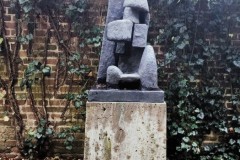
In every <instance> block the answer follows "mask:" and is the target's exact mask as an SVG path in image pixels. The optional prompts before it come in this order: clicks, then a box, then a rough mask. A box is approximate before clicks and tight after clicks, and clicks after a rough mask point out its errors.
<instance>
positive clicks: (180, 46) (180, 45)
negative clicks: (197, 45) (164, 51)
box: [177, 42, 187, 49]
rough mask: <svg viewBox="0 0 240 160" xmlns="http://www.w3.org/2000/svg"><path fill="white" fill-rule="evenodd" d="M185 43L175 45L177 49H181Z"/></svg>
mask: <svg viewBox="0 0 240 160" xmlns="http://www.w3.org/2000/svg"><path fill="white" fill-rule="evenodd" d="M186 45H187V44H186V43H184V42H182V43H181V44H179V45H177V48H178V49H183V48H184V47H185V46H186Z"/></svg>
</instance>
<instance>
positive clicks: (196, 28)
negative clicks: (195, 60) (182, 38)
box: [188, 1, 201, 66]
mask: <svg viewBox="0 0 240 160" xmlns="http://www.w3.org/2000/svg"><path fill="white" fill-rule="evenodd" d="M200 4H201V3H200V1H199V2H198V13H197V20H196V26H195V33H194V39H193V47H192V52H191V55H190V58H189V62H188V66H189V65H190V63H191V61H192V57H193V54H194V49H195V45H196V38H197V30H198V24H197V23H198V20H199V13H200V6H201V5H200Z"/></svg>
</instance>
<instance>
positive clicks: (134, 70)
mask: <svg viewBox="0 0 240 160" xmlns="http://www.w3.org/2000/svg"><path fill="white" fill-rule="evenodd" d="M114 4H115V5H114ZM115 12H116V13H115ZM149 21H150V14H149V6H148V2H147V0H137V1H136V0H109V9H108V16H107V24H106V28H105V34H104V40H103V47H102V54H101V58H100V65H99V71H98V83H100V84H102V83H106V84H107V86H108V87H109V88H116V89H139V90H158V85H157V81H158V79H157V63H156V57H155V53H154V50H153V47H152V46H150V45H147V34H148V28H149Z"/></svg>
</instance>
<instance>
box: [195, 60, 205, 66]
mask: <svg viewBox="0 0 240 160" xmlns="http://www.w3.org/2000/svg"><path fill="white" fill-rule="evenodd" d="M203 62H204V60H203V59H198V60H197V62H196V63H197V64H198V65H203Z"/></svg>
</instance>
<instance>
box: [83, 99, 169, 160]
mask: <svg viewBox="0 0 240 160" xmlns="http://www.w3.org/2000/svg"><path fill="white" fill-rule="evenodd" d="M86 115H87V117H86V125H85V126H86V129H85V135H86V138H85V150H84V160H95V159H96V160H97V159H98V160H128V159H129V160H166V104H165V103H126V102H124V103H115V102H112V103H111V102H110V103H101V102H99V103H94V102H88V103H87V114H86Z"/></svg>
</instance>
